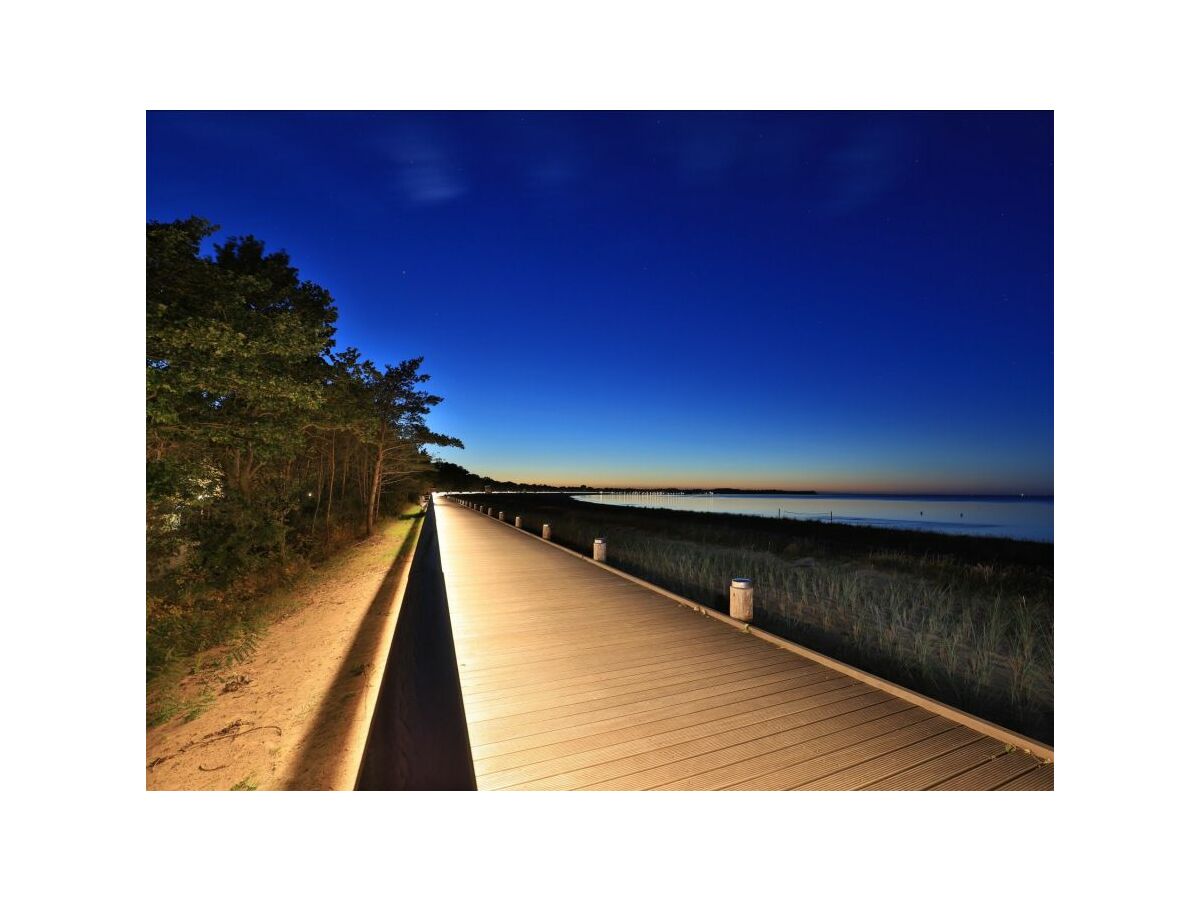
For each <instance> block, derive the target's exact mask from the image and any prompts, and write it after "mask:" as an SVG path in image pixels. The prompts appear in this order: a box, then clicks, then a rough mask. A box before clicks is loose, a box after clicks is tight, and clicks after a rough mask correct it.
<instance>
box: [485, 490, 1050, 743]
mask: <svg viewBox="0 0 1200 900" xmlns="http://www.w3.org/2000/svg"><path fill="white" fill-rule="evenodd" d="M464 508H465V509H466V510H467V511H468V512H477V511H476V510H473V509H471V508H470V507H464ZM479 515H481V516H483V517H484V518H485V519H492V521H493V522H496V524H498V525H506V526H508V527H509V528H511V529H513V530H514V531H517V532H519V533H521V534H523V535H525V536H526V537H530V538H533V539H534V540H535V541H541V542H542V543H543V544H548V545H549V546H551V547H554V548H556V549H558V550H561V551H562V552H563V553H568V554H570V555H571V556H574V557H576V558H578V559H582V560H583V561H584V562H588V563H591V564H592V565H593V566H598V567H599V568H601V569H604V570H605V571H607V572H612V573H613V574H614V575H617V576H619V577H621V578H624V579H625V580H626V581H631V582H633V583H634V584H636V585H640V586H641V587H644V588H647V589H648V590H651V591H654V593H656V594H661V595H662V596H664V597H666V598H667V599H668V600H673V601H675V602H676V603H678V604H680V605H681V606H686V607H689V608H690V609H694V610H696V611H697V612H699V613H701V614H703V615H705V616H708V618H710V619H716V620H717V621H718V622H721V623H723V624H725V625H728V626H730V627H731V628H736V629H737V630H738V631H742V632H745V633H747V634H752V635H754V636H755V637H757V638H759V639H760V640H764V641H766V642H767V643H769V644H774V645H775V646H776V647H779V648H781V649H783V650H787V651H790V652H791V653H795V654H796V655H797V656H803V657H806V658H807V659H811V660H812V661H813V662H817V663H820V664H821V665H823V666H825V667H827V668H830V669H833V670H834V671H835V672H841V673H842V674H843V675H849V676H850V677H851V678H855V679H857V680H859V681H862V682H864V683H865V684H869V685H870V686H871V687H874V688H878V689H879V690H881V691H885V692H886V693H889V694H892V695H893V696H896V697H899V698H900V699H902V700H907V701H908V702H909V703H911V704H913V705H914V706H919V707H921V708H923V709H928V710H929V711H931V712H935V713H937V714H938V715H941V716H944V717H945V718H947V719H949V720H950V721H952V722H957V723H959V724H960V725H966V726H967V727H968V728H971V729H973V730H975V731H978V732H980V733H981V734H984V735H987V736H988V737H991V738H995V739H996V740H998V741H1002V742H1003V743H1005V744H1011V745H1012V746H1014V747H1016V748H1018V749H1019V750H1024V751H1025V752H1027V753H1030V754H1032V755H1034V756H1036V757H1038V758H1039V759H1041V760H1043V761H1045V762H1049V763H1052V762H1054V748H1053V747H1051V746H1049V745H1047V744H1043V743H1041V742H1040V741H1035V740H1034V739H1033V738H1031V737H1026V736H1025V735H1023V734H1019V733H1018V732H1016V731H1012V730H1011V729H1008V728H1005V727H1003V726H1002V725H997V724H996V723H995V722H989V721H988V720H987V719H981V718H979V716H974V715H971V713H969V712H966V711H964V710H961V709H959V708H958V707H955V706H950V705H949V704H947V703H943V702H941V701H940V700H934V699H933V698H932V697H927V696H925V695H924V694H921V693H918V692H917V691H914V690H911V689H909V688H906V687H901V686H900V685H898V684H895V683H894V682H891V681H888V680H887V679H886V678H880V677H879V676H878V675H872V674H871V673H870V672H864V671H863V670H862V669H858V668H855V667H854V666H851V665H849V664H847V663H844V662H838V661H837V660H836V659H833V658H832V657H829V656H826V655H825V654H823V653H818V652H817V651H816V650H810V649H809V648H808V647H805V646H803V645H802V644H797V643H796V642H795V641H789V640H787V639H786V638H781V637H779V636H778V635H775V634H772V633H771V632H769V631H764V630H763V629H761V628H757V627H755V626H754V625H747V624H746V623H745V622H739V621H738V620H737V619H734V618H731V617H730V616H727V615H725V613H722V612H717V611H716V610H715V609H710V608H709V607H707V606H704V605H703V604H700V603H697V602H696V601H695V600H688V599H687V598H686V597H681V596H680V595H679V594H675V593H672V592H671V591H668V590H667V589H666V588H662V587H659V586H658V585H657V584H652V583H651V582H649V581H646V580H645V579H642V578H638V577H637V576H636V575H630V574H629V573H628V572H623V571H621V570H620V569H617V568H615V567H613V566H610V565H608V564H607V563H602V562H597V561H596V560H594V559H592V558H591V557H590V556H585V555H584V554H582V553H578V552H576V551H575V550H572V549H571V548H570V547H564V546H563V545H562V544H556V543H554V541H553V540H549V541H548V540H546V539H545V538H543V537H541V536H540V535H537V534H534V533H532V532H529V531H526V530H525V529H524V528H517V526H516V525H514V524H513V523H512V522H500V521H498V520H496V519H494V518H492V517H491V516H489V515H487V514H486V513H482V512H481V513H479Z"/></svg>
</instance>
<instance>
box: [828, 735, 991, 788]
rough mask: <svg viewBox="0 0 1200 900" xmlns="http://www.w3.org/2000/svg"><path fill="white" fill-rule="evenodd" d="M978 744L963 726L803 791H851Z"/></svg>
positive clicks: (911, 745)
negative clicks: (969, 745) (964, 747)
mask: <svg viewBox="0 0 1200 900" xmlns="http://www.w3.org/2000/svg"><path fill="white" fill-rule="evenodd" d="M978 740H979V732H977V731H972V730H971V729H970V728H966V727H964V726H962V725H959V726H956V727H954V728H951V729H949V730H948V731H943V732H941V733H940V734H936V735H934V736H933V737H930V738H926V739H925V740H923V741H918V742H916V743H915V744H910V745H909V746H907V747H902V748H900V749H898V750H892V751H890V752H887V753H884V754H882V755H880V756H876V757H874V758H873V759H868V760H866V761H865V762H861V763H858V764H857V765H852V766H849V767H848V768H845V769H842V770H841V771H839V772H834V773H832V774H830V775H825V776H824V777H822V778H818V779H816V780H815V781H808V782H805V783H804V790H806V791H853V790H859V789H861V788H863V787H866V786H867V785H869V784H871V783H872V782H874V781H879V780H880V779H883V778H886V777H888V776H889V775H896V774H899V773H901V772H904V771H907V770H908V769H911V768H913V767H914V766H917V765H920V764H921V763H923V762H928V761H929V760H931V759H936V758H937V757H939V756H943V755H945V754H946V753H949V752H950V751H951V750H957V749H958V748H959V747H962V746H965V745H967V744H973V743H975V742H976V741H978Z"/></svg>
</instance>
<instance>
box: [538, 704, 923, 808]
mask: <svg viewBox="0 0 1200 900" xmlns="http://www.w3.org/2000/svg"><path fill="white" fill-rule="evenodd" d="M876 699H880V698H876V697H875V695H873V694H866V695H863V696H862V697H856V698H855V699H854V700H851V701H844V703H843V704H842V706H841V708H843V709H844V708H846V707H849V706H851V705H855V704H857V705H860V706H861V704H864V703H870V702H871V701H872V700H876ZM902 703H903V701H901V700H895V699H894V698H890V697H889V698H882V702H880V703H874V704H873V705H870V706H862V707H861V708H858V709H854V710H852V711H850V712H846V713H843V714H841V715H837V716H832V717H829V718H825V719H823V720H819V721H815V722H810V723H809V724H806V725H802V726H799V727H797V728H792V729H788V730H786V731H775V732H774V733H771V734H767V735H765V736H763V737H759V738H756V739H754V740H746V741H739V740H737V735H731V734H725V735H717V736H716V737H715V738H704V739H701V740H698V741H690V742H688V743H684V744H676V745H673V746H671V747H667V748H664V749H661V750H655V751H652V752H649V753H641V754H637V755H636V756H627V757H624V758H622V759H618V760H614V761H612V762H609V763H605V764H602V765H599V766H594V767H589V768H587V769H580V770H576V771H573V772H567V773H564V774H562V775H559V776H557V777H552V778H546V779H542V780H540V781H533V782H526V783H523V784H520V785H517V787H519V788H520V789H521V790H563V789H569V790H578V789H580V788H585V787H586V788H590V789H593V790H617V791H629V790H645V789H647V788H650V787H655V786H658V785H660V784H662V783H664V782H670V781H674V780H678V779H679V778H681V777H683V776H685V775H687V774H689V773H693V772H696V771H705V772H706V771H708V770H710V769H713V768H715V767H718V766H720V765H721V764H722V763H729V762H734V761H744V760H745V759H746V757H747V756H752V757H754V758H761V756H759V755H758V754H763V751H767V750H771V749H779V748H794V747H799V746H804V745H805V744H806V743H808V742H816V740H817V738H818V736H819V735H830V734H834V733H837V732H843V731H845V732H851V731H853V730H854V729H855V728H859V729H872V730H873V729H877V728H878V725H877V724H876V723H877V722H878V721H881V720H884V719H891V718H892V717H893V716H896V717H913V716H917V715H920V716H924V715H926V714H924V713H918V712H917V711H916V710H914V709H912V708H911V707H910V708H909V709H897V707H898V706H900V705H901V704H902ZM904 705H906V706H907V705H908V704H904ZM830 711H832V708H831V709H826V710H825V711H824V712H825V713H828V712H830ZM888 727H890V725H889V726H888Z"/></svg>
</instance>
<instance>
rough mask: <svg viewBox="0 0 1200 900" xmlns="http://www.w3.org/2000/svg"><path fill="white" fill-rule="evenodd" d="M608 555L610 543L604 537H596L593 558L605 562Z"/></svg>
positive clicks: (593, 545)
mask: <svg viewBox="0 0 1200 900" xmlns="http://www.w3.org/2000/svg"><path fill="white" fill-rule="evenodd" d="M607 557H608V544H607V543H605V540H604V538H596V539H595V540H594V541H592V559H594V560H596V562H604V560H605V559H606V558H607Z"/></svg>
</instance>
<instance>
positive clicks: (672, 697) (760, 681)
mask: <svg viewBox="0 0 1200 900" xmlns="http://www.w3.org/2000/svg"><path fill="white" fill-rule="evenodd" d="M806 677H807V676H806V675H805V674H804V673H803V672H802V671H799V670H796V669H789V668H784V669H782V670H780V671H778V672H774V673H772V674H770V675H762V676H759V677H757V678H751V679H747V680H743V681H739V682H733V683H731V682H727V681H725V680H724V679H717V683H716V684H712V685H709V686H707V687H701V688H693V689H690V690H685V691H682V692H680V693H663V692H654V693H653V695H652V696H650V697H646V698H644V699H639V700H636V701H632V702H631V701H625V702H622V703H619V704H606V703H605V702H604V701H600V703H599V704H593V705H592V708H590V709H583V710H575V711H572V710H570V709H569V708H561V709H560V710H556V711H555V712H554V713H553V714H547V713H541V714H538V715H534V716H526V717H522V716H520V715H516V716H510V717H507V718H503V719H486V720H477V721H471V720H470V719H468V728H469V730H470V731H471V735H472V744H474V743H475V740H476V735H478V739H479V741H480V742H481V743H489V742H491V741H496V740H502V739H503V738H505V737H516V736H517V735H519V734H532V733H534V732H535V731H545V730H546V729H547V727H549V726H550V725H553V727H556V728H565V727H569V726H571V725H579V724H582V723H583V722H596V721H600V720H601V719H611V718H619V717H621V716H626V715H629V714H630V713H635V712H642V711H643V710H647V709H659V708H661V707H664V706H673V705H675V704H677V703H684V702H687V701H688V700H700V699H704V698H711V697H719V696H721V695H722V694H729V693H732V692H734V691H737V690H741V689H743V688H750V687H759V686H764V687H765V686H767V685H780V686H786V687H794V686H795V685H796V684H797V683H798V682H799V681H801V680H803V679H804V678H806ZM684 687H686V685H685V686H684ZM667 690H668V691H671V690H672V689H670V688H668V689H667ZM578 705H579V706H586V705H587V704H578Z"/></svg>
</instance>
